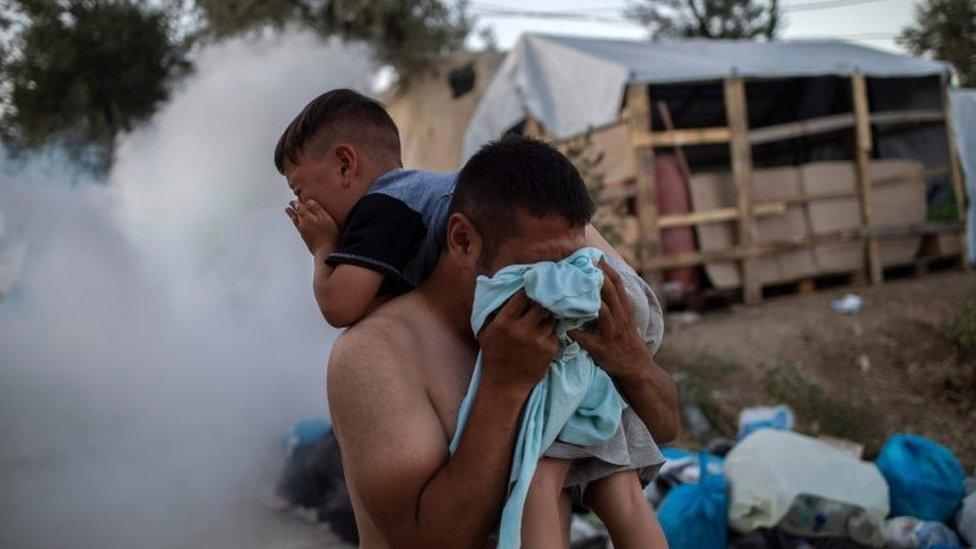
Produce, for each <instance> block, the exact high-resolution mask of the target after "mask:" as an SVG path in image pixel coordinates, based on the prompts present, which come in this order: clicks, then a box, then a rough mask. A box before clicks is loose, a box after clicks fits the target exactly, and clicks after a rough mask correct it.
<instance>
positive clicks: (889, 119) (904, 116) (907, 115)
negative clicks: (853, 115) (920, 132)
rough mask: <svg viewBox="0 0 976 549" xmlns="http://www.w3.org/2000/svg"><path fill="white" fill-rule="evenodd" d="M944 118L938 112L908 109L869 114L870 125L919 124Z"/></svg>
mask: <svg viewBox="0 0 976 549" xmlns="http://www.w3.org/2000/svg"><path fill="white" fill-rule="evenodd" d="M944 119H945V116H944V115H943V114H942V111H940V110H934V109H910V110H900V111H882V112H873V113H871V123H872V124H874V125H882V124H919V123H926V122H941V121H942V120H944Z"/></svg>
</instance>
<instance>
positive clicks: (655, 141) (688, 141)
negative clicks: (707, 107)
mask: <svg viewBox="0 0 976 549" xmlns="http://www.w3.org/2000/svg"><path fill="white" fill-rule="evenodd" d="M728 142H729V129H728V128H688V129H680V130H669V131H663V132H654V133H651V134H647V135H644V136H637V139H636V140H635V141H633V142H631V144H630V146H631V147H635V148H641V147H684V146H690V145H714V144H721V143H728Z"/></svg>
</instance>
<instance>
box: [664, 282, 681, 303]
mask: <svg viewBox="0 0 976 549" xmlns="http://www.w3.org/2000/svg"><path fill="white" fill-rule="evenodd" d="M661 295H662V296H663V297H664V299H665V301H677V300H679V299H681V298H682V297H684V295H685V287H684V284H682V283H681V281H680V280H671V281H668V282H665V283H664V284H661Z"/></svg>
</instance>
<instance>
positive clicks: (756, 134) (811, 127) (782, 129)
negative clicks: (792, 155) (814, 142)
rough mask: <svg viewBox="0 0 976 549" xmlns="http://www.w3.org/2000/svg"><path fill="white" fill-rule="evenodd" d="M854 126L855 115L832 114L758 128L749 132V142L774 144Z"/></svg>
mask: <svg viewBox="0 0 976 549" xmlns="http://www.w3.org/2000/svg"><path fill="white" fill-rule="evenodd" d="M853 126H854V115H853V114H852V113H842V114H832V115H829V116H821V117H817V118H810V119H808V120H800V121H797V122H788V123H786V124H776V125H775V126H766V127H764V128H756V129H754V130H752V131H750V132H749V142H750V143H752V144H753V145H761V144H763V143H772V142H774V141H784V140H786V139H795V138H797V137H804V136H808V135H815V134H819V133H827V132H833V131H837V130H843V129H845V128H851V127H853Z"/></svg>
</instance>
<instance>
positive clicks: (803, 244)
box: [647, 229, 861, 269]
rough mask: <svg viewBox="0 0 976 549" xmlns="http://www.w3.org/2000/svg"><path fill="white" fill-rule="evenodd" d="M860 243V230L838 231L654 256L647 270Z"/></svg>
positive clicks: (739, 259)
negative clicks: (824, 245) (837, 244)
mask: <svg viewBox="0 0 976 549" xmlns="http://www.w3.org/2000/svg"><path fill="white" fill-rule="evenodd" d="M860 239H861V230H860V229H840V230H837V231H830V232H825V233H820V234H816V235H803V236H798V237H796V238H793V239H788V240H782V241H779V242H767V243H763V244H759V245H753V246H752V247H750V248H743V247H742V246H734V247H732V248H726V249H723V250H710V251H707V252H700V251H699V252H683V253H679V254H668V255H663V256H658V257H656V258H653V259H652V260H650V261H649V262H648V264H647V268H653V269H670V268H674V267H692V266H695V265H702V264H705V263H721V262H729V261H741V260H746V259H751V260H755V259H758V258H760V257H763V256H766V255H770V254H777V253H782V252H788V251H792V250H797V249H801V248H807V247H810V246H818V245H820V244H830V243H834V242H855V241H857V240H860Z"/></svg>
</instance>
